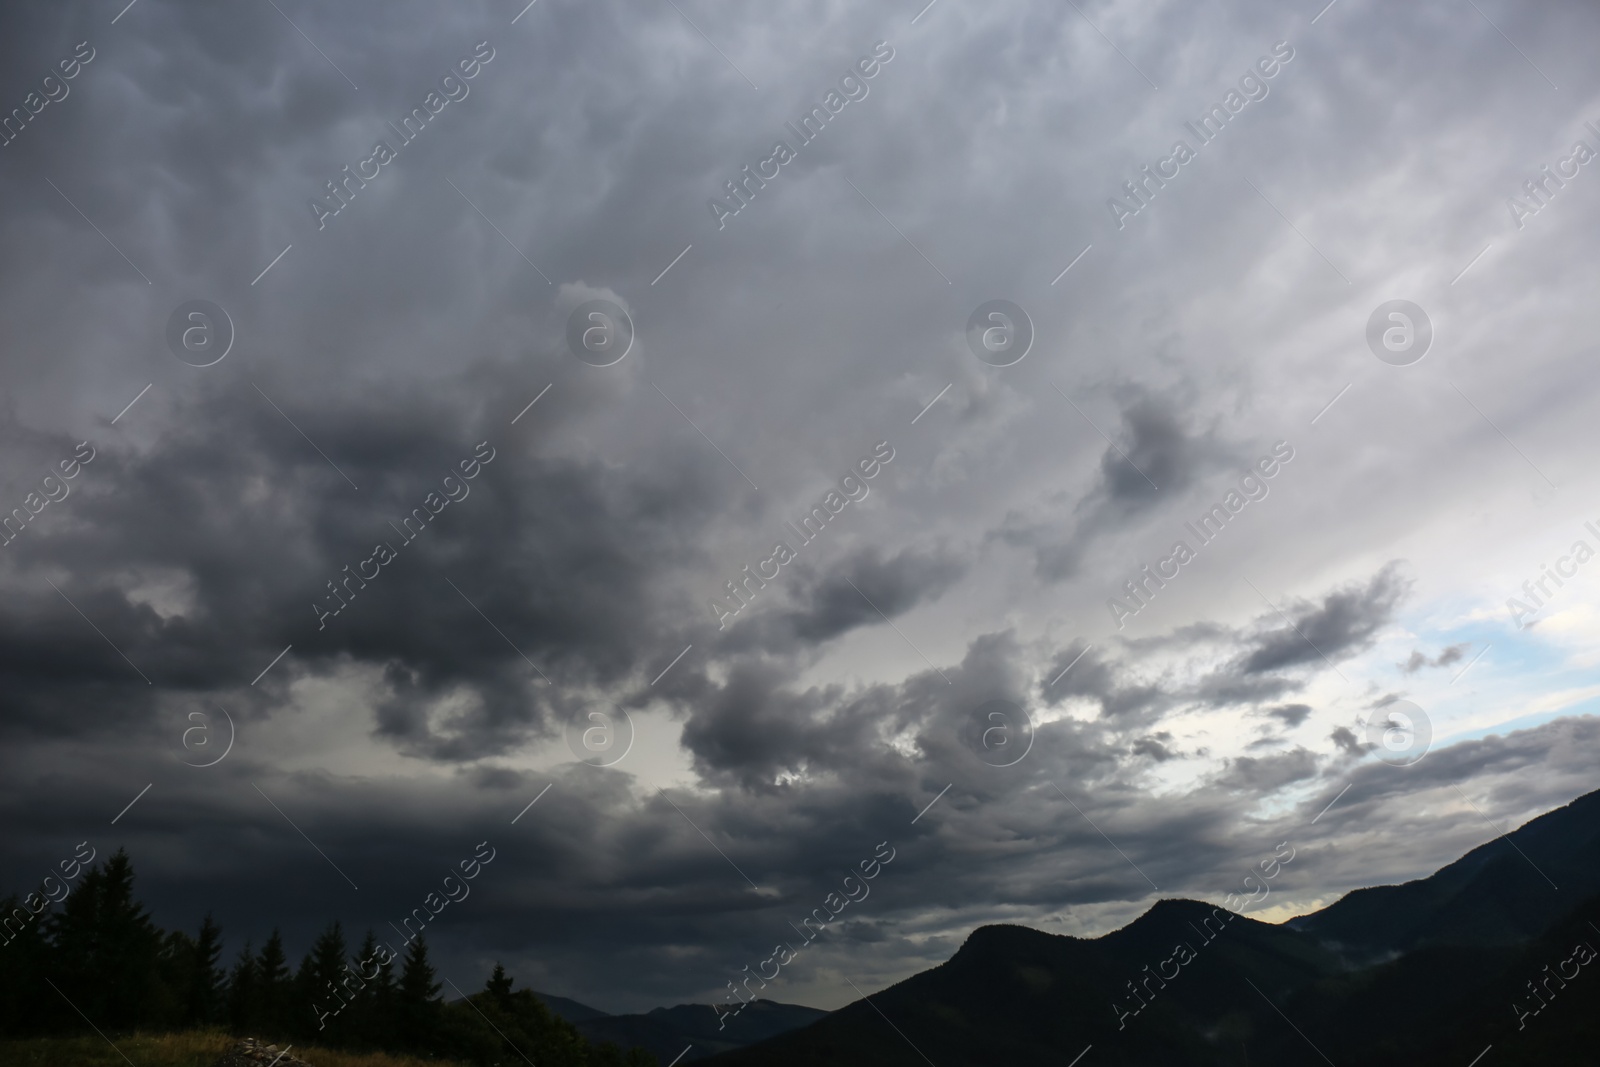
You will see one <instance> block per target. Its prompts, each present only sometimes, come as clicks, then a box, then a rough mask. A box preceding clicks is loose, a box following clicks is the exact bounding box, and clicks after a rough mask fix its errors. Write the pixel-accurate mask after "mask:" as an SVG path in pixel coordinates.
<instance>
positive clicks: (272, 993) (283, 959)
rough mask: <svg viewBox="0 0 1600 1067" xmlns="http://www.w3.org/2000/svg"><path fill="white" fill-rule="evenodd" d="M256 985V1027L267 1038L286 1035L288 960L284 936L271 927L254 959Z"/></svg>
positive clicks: (290, 990) (289, 986) (289, 991)
mask: <svg viewBox="0 0 1600 1067" xmlns="http://www.w3.org/2000/svg"><path fill="white" fill-rule="evenodd" d="M256 986H257V1003H258V1004H260V1011H259V1013H258V1015H257V1018H256V1020H255V1025H257V1026H259V1027H261V1029H262V1030H263V1031H265V1036H268V1037H274V1036H282V1035H284V1034H287V1033H288V1032H289V1029H290V1026H289V1002H290V998H291V996H292V995H293V984H292V982H291V980H290V978H289V959H288V957H287V956H286V955H285V954H284V951H283V937H282V935H281V934H279V933H278V928H277V927H273V928H272V934H271V936H269V937H268V938H267V943H266V944H265V945H262V946H261V955H259V956H257V957H256Z"/></svg>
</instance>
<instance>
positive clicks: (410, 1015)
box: [395, 934, 443, 1052]
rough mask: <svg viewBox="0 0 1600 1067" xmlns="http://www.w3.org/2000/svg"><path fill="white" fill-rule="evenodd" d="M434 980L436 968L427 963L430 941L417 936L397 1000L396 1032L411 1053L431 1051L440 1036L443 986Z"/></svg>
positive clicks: (409, 955)
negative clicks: (440, 999) (441, 992)
mask: <svg viewBox="0 0 1600 1067" xmlns="http://www.w3.org/2000/svg"><path fill="white" fill-rule="evenodd" d="M433 979H434V970H433V966H432V965H431V964H430V963H429V962H428V942H427V941H426V940H425V939H424V938H423V937H422V935H421V934H418V935H417V939H416V940H415V941H413V942H411V947H410V948H408V949H407V950H406V958H405V964H404V966H402V967H401V969H400V985H399V988H398V989H397V990H396V997H395V1000H396V1007H397V1009H398V1013H399V1017H398V1019H397V1022H398V1024H399V1025H398V1027H397V1030H398V1032H399V1036H400V1038H401V1039H402V1041H404V1042H405V1043H406V1046H407V1047H408V1050H411V1051H415V1052H421V1051H425V1050H430V1049H432V1047H433V1046H434V1044H435V1043H436V1042H437V1039H438V1036H439V1009H440V1007H441V1004H440V1002H439V1000H438V999H437V998H438V996H439V990H440V989H442V988H443V986H442V985H441V984H440V983H438V982H435V981H434V980H433Z"/></svg>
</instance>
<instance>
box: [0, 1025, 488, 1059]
mask: <svg viewBox="0 0 1600 1067" xmlns="http://www.w3.org/2000/svg"><path fill="white" fill-rule="evenodd" d="M235 1040H236V1039H235V1038H233V1037H230V1036H229V1035H227V1034H224V1033H220V1032H218V1031H209V1030H193V1031H189V1032H187V1033H181V1034H126V1035H123V1036H120V1037H117V1038H116V1039H115V1041H116V1048H112V1047H111V1045H110V1044H108V1043H107V1042H106V1041H105V1039H104V1038H101V1037H97V1036H91V1037H62V1038H33V1039H31V1040H27V1041H0V1064H5V1065H6V1067H13V1065H15V1067H24V1065H26V1067H127V1064H128V1062H129V1061H130V1060H131V1061H132V1062H133V1063H134V1065H135V1067H211V1064H212V1063H214V1062H215V1061H216V1059H217V1057H219V1056H221V1055H222V1054H223V1053H224V1052H226V1051H227V1050H228V1048H230V1047H231V1046H232V1045H233V1043H234V1041H235ZM119 1049H120V1050H121V1053H120V1054H119V1052H118V1050H119ZM124 1055H125V1056H126V1057H127V1059H124V1058H123V1056H124ZM290 1055H292V1056H297V1057H299V1058H301V1059H303V1060H305V1061H306V1062H307V1063H310V1064H312V1065H313V1067H424V1065H426V1067H456V1065H454V1064H452V1063H451V1062H449V1061H445V1060H420V1059H417V1058H415V1057H413V1056H390V1055H386V1054H384V1053H381V1052H371V1053H355V1052H337V1051H334V1050H332V1049H320V1048H317V1047H316V1046H314V1045H306V1046H303V1047H302V1046H300V1045H296V1046H294V1048H293V1049H291V1050H290Z"/></svg>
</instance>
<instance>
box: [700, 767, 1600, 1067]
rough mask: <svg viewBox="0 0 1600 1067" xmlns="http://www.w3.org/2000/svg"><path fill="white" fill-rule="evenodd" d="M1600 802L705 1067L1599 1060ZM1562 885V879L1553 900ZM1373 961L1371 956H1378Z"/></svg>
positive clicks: (935, 986)
mask: <svg viewBox="0 0 1600 1067" xmlns="http://www.w3.org/2000/svg"><path fill="white" fill-rule="evenodd" d="M1597 840H1600V793H1591V794H1589V795H1587V796H1584V797H1581V798H1579V799H1578V800H1576V801H1574V802H1573V803H1572V804H1569V805H1568V806H1567V807H1565V808H1562V809H1560V810H1558V811H1554V812H1550V813H1549V814H1547V815H1544V816H1541V817H1540V818H1538V819H1535V820H1533V821H1532V822H1530V823H1528V824H1527V825H1526V826H1523V827H1522V828H1520V829H1519V830H1517V831H1515V832H1514V833H1512V834H1510V835H1508V837H1507V838H1503V839H1500V840H1497V841H1495V842H1492V843H1491V844H1489V845H1485V846H1483V847H1482V848H1478V849H1474V850H1473V851H1472V852H1471V853H1468V854H1467V855H1466V856H1464V857H1463V858H1462V859H1461V860H1459V861H1457V862H1456V863H1453V864H1451V865H1450V866H1448V867H1446V868H1444V869H1442V870H1441V871H1439V872H1438V873H1436V874H1435V875H1433V876H1432V877H1430V878H1426V879H1421V880H1419V881H1415V882H1410V883H1407V884H1405V885H1403V886H1387V887H1381V888H1378V889H1369V890H1362V891H1359V892H1358V893H1352V894H1350V895H1349V896H1347V897H1345V898H1343V899H1342V900H1340V901H1339V902H1337V903H1335V904H1334V905H1332V906H1330V907H1329V908H1327V909H1324V910H1323V911H1321V912H1318V913H1315V914H1313V915H1309V916H1303V917H1301V918H1300V919H1297V920H1292V921H1290V922H1289V923H1285V924H1282V925H1269V924H1266V923H1260V922H1256V921H1254V920H1252V919H1249V918H1245V917H1243V916H1234V915H1231V914H1230V913H1228V912H1226V911H1224V910H1222V909H1220V908H1213V907H1212V906H1211V905H1208V904H1202V903H1199V902H1197V901H1190V900H1164V901H1161V902H1160V903H1158V904H1157V905H1156V906H1155V907H1153V908H1151V909H1150V911H1148V912H1146V913H1145V914H1144V915H1143V916H1141V917H1140V918H1139V919H1137V920H1136V921H1134V922H1133V923H1132V924H1130V925H1129V926H1127V927H1125V928H1123V929H1121V930H1117V931H1115V932H1113V933H1110V934H1107V935H1105V936H1104V937H1100V938H1094V939H1080V938H1073V937H1063V936H1059V935H1053V934H1045V933H1041V932H1039V931H1037V930H1032V929H1029V928H1025V927H1018V926H986V927H981V928H979V929H978V930H975V931H974V932H973V933H972V934H971V935H970V936H969V937H968V938H967V941H966V943H965V944H963V945H962V947H961V948H960V950H959V951H957V952H956V954H955V955H954V956H952V957H951V958H950V959H949V960H948V961H947V962H945V963H943V964H941V965H940V966H938V967H935V968H933V969H932V970H929V971H924V972H923V973H921V974H918V975H914V976H912V977H911V978H908V979H906V980H905V981H903V982H900V983H898V984H896V985H894V986H891V987H889V988H888V989H885V990H882V991H881V992H878V993H875V994H873V995H872V997H871V998H870V1001H868V1000H862V1001H857V1002H855V1003H853V1004H850V1005H848V1006H846V1007H844V1008H842V1009H840V1010H839V1011H837V1012H834V1013H832V1014H831V1015H829V1016H828V1017H826V1018H824V1019H822V1020H820V1021H818V1022H816V1023H814V1024H812V1025H810V1026H807V1027H805V1028H803V1029H800V1030H796V1031H793V1032H791V1033H788V1034H784V1035H780V1036H778V1037H776V1038H773V1039H771V1040H769V1041H765V1042H762V1043H760V1044H758V1045H754V1046H751V1047H749V1048H745V1049H741V1050H737V1051H734V1052H730V1053H726V1054H723V1055H720V1056H716V1057H713V1058H712V1059H711V1060H710V1061H708V1063H709V1064H711V1065H714V1067H746V1065H749V1067H754V1065H758V1064H759V1065H762V1067H788V1065H793V1067H801V1065H804V1067H820V1065H835V1067H855V1065H860V1067H868V1065H871V1067H880V1065H881V1067H898V1065H906V1067H925V1065H926V1064H929V1063H933V1064H937V1065H938V1067H962V1065H974V1067H976V1065H985V1067H987V1065H992V1064H1006V1065H1025V1064H1041V1065H1044V1064H1050V1065H1066V1064H1070V1063H1072V1062H1073V1061H1074V1058H1075V1057H1077V1056H1079V1055H1080V1053H1084V1052H1085V1050H1092V1051H1090V1052H1089V1054H1088V1055H1087V1056H1086V1057H1085V1059H1084V1060H1083V1065H1084V1067H1099V1065H1108V1064H1119V1065H1120V1064H1126V1065H1138V1067H1160V1065H1169V1064H1170V1065H1174V1067H1177V1065H1183V1067H1213V1065H1214V1067H1234V1065H1239V1067H1245V1065H1249V1064H1258V1065H1259V1064H1265V1063H1278V1064H1323V1063H1331V1064H1338V1065H1340V1067H1345V1065H1347V1064H1351V1065H1353V1064H1361V1065H1364V1067H1390V1065H1393V1067H1401V1065H1405V1067H1433V1065H1439V1067H1467V1065H1468V1064H1469V1063H1471V1062H1473V1061H1474V1059H1475V1058H1476V1057H1478V1056H1479V1055H1480V1054H1481V1053H1483V1052H1484V1050H1485V1049H1490V1050H1491V1051H1490V1055H1489V1056H1486V1057H1485V1058H1484V1060H1482V1061H1481V1067H1515V1065H1520V1064H1530V1065H1531V1064H1541V1065H1548V1067H1562V1065H1569V1064H1570V1065H1579V1064H1582V1065H1586V1067H1588V1065H1593V1064H1596V1063H1600V1010H1596V1009H1597V1006H1600V974H1597V973H1596V972H1600V960H1596V957H1595V954H1594V949H1595V947H1600V848H1597ZM1558 887H1559V888H1558ZM1379 960H1382V962H1377V961H1379Z"/></svg>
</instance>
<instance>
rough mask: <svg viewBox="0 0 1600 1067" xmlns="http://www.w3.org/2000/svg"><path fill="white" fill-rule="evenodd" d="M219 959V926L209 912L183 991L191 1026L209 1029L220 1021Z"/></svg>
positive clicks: (204, 920)
mask: <svg viewBox="0 0 1600 1067" xmlns="http://www.w3.org/2000/svg"><path fill="white" fill-rule="evenodd" d="M221 959H222V927H220V926H218V925H217V924H216V921H215V920H213V919H212V918H211V913H210V912H209V911H208V912H206V917H205V918H204V919H202V920H201V922H200V933H199V936H197V937H196V938H195V941H194V955H193V962H192V965H191V968H190V974H189V988H188V989H187V990H186V991H185V992H186V996H185V1004H184V1019H185V1022H186V1023H187V1024H188V1025H190V1026H209V1025H211V1024H212V1023H216V1022H219V1021H221V1015H222V969H221V968H220V967H218V966H217V964H218V963H219V962H220V961H221Z"/></svg>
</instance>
